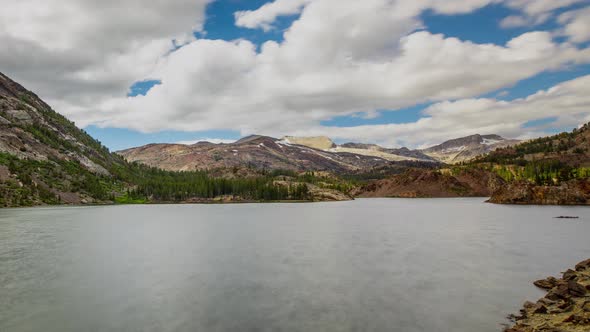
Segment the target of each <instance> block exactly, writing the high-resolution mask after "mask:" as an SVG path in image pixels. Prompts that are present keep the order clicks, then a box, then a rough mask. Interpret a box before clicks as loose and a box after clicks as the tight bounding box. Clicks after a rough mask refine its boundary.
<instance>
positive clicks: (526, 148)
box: [475, 123, 590, 167]
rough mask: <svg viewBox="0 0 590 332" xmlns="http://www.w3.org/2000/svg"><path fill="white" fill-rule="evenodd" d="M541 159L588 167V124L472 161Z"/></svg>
mask: <svg viewBox="0 0 590 332" xmlns="http://www.w3.org/2000/svg"><path fill="white" fill-rule="evenodd" d="M543 160H545V161H549V160H552V161H559V162H561V163H563V164H566V165H569V166H571V167H590V123H588V124H585V125H583V126H582V127H581V128H579V129H574V130H573V131H572V132H564V133H561V134H558V135H554V136H548V137H542V138H537V139H534V140H530V141H527V142H523V143H520V144H517V145H514V146H509V147H506V148H501V149H497V150H495V151H493V152H491V153H489V154H488V155H486V156H483V157H480V158H477V159H476V160H475V162H476V163H479V162H493V163H497V164H517V165H524V164H526V163H527V162H531V161H543Z"/></svg>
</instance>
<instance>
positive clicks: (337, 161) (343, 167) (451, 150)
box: [117, 135, 518, 173]
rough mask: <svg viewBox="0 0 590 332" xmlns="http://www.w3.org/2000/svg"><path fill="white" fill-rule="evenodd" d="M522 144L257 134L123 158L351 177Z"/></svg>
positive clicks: (490, 138) (179, 166) (150, 148)
mask: <svg viewBox="0 0 590 332" xmlns="http://www.w3.org/2000/svg"><path fill="white" fill-rule="evenodd" d="M516 142H518V141H516V140H508V139H504V138H502V137H500V136H497V135H484V136H481V135H473V136H468V137H464V138H459V139H455V140H451V141H447V142H445V143H443V144H441V145H437V146H434V147H432V148H429V149H425V150H410V149H408V148H405V147H403V148H398V149H391V148H384V147H381V146H379V145H376V144H362V143H353V142H349V143H344V144H341V145H337V144H335V143H334V142H333V141H332V140H331V139H330V138H328V137H325V136H316V137H295V136H285V137H283V138H281V139H277V138H273V137H268V136H261V135H252V136H248V137H244V138H242V139H240V140H239V141H237V142H234V143H230V144H213V143H209V142H199V143H197V144H193V145H182V144H148V145H145V146H140V147H136V148H130V149H126V150H122V151H118V152H117V153H118V154H120V155H121V156H123V157H124V158H125V159H126V160H128V161H131V162H140V163H143V164H146V165H150V166H153V167H158V168H162V169H166V170H172V171H186V170H195V169H198V170H203V169H215V168H220V167H250V168H256V169H289V170H297V171H329V172H334V173H350V172H359V171H364V172H370V171H371V170H372V169H374V168H380V167H384V166H388V165H389V166H393V165H394V164H395V163H399V162H418V163H434V164H435V165H436V164H438V163H441V162H442V163H457V162H459V161H464V160H467V159H471V158H474V157H477V156H480V155H482V154H485V153H488V152H490V151H493V150H495V149H497V148H500V147H505V146H508V145H511V144H515V143H516ZM425 166H426V165H425ZM426 168H429V167H426Z"/></svg>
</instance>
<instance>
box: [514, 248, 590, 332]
mask: <svg viewBox="0 0 590 332" xmlns="http://www.w3.org/2000/svg"><path fill="white" fill-rule="evenodd" d="M534 284H535V285H536V286H538V287H541V288H543V289H547V290H549V292H548V293H547V295H546V296H545V297H544V298H541V299H540V300H539V301H537V302H536V303H532V302H526V303H525V304H524V305H523V309H522V310H521V311H520V313H521V314H520V316H517V317H516V318H515V325H514V326H513V327H511V328H509V329H506V330H505V331H506V332H537V331H554V332H557V331H560V332H582V331H586V332H587V331H590V260H586V261H584V262H581V263H579V264H578V265H576V271H574V270H568V271H566V272H565V273H564V274H563V277H562V278H561V279H557V278H554V277H549V278H547V279H543V280H537V281H535V283H534ZM549 287H551V288H549Z"/></svg>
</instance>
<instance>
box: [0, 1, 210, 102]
mask: <svg viewBox="0 0 590 332" xmlns="http://www.w3.org/2000/svg"><path fill="white" fill-rule="evenodd" d="M207 2H209V0H153V1H149V2H147V3H146V2H144V1H137V0H102V1H94V0H18V1H14V0H0V8H2V10H0V45H2V47H0V64H2V65H1V66H2V68H1V69H2V70H3V71H5V72H6V74H8V75H9V76H11V77H13V78H14V79H16V80H18V81H19V82H21V83H22V84H24V85H25V86H26V87H27V88H29V89H31V90H33V91H36V92H38V93H39V94H40V95H41V96H42V97H43V98H44V99H46V100H47V101H48V102H49V103H51V104H52V105H56V106H58V105H59V106H62V105H63V107H66V108H65V109H66V110H67V112H69V113H71V112H73V111H74V110H75V109H80V110H85V111H86V110H89V109H91V108H92V107H93V105H95V104H96V103H100V102H101V101H104V100H105V99H108V98H112V97H113V96H124V95H125V93H126V92H127V90H128V88H129V86H130V85H131V84H132V83H133V82H135V81H138V80H143V79H146V78H148V77H147V76H149V74H150V73H151V72H152V71H153V69H154V67H155V65H156V63H157V61H158V60H159V59H160V58H161V57H162V56H163V55H164V54H166V53H167V52H169V51H170V50H171V48H172V40H173V39H176V40H178V41H181V42H182V41H187V40H194V37H192V32H193V31H198V30H201V29H202V25H203V22H204V12H205V5H206V4H207Z"/></svg>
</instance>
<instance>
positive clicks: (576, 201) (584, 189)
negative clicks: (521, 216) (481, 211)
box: [489, 179, 590, 205]
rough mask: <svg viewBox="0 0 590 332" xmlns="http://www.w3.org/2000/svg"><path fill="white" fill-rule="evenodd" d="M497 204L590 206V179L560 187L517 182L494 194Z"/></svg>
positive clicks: (559, 185)
mask: <svg viewBox="0 0 590 332" xmlns="http://www.w3.org/2000/svg"><path fill="white" fill-rule="evenodd" d="M489 202H490V203H497V204H535V205H590V179H574V180H569V181H566V182H562V183H560V184H558V185H552V186H550V185H537V184H535V183H532V182H530V181H515V182H512V183H508V184H506V185H505V186H502V187H500V188H499V189H498V190H496V191H494V192H493V195H492V197H491V198H490V200H489Z"/></svg>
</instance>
